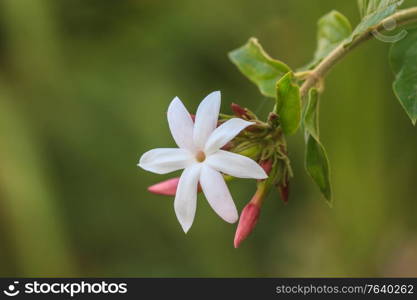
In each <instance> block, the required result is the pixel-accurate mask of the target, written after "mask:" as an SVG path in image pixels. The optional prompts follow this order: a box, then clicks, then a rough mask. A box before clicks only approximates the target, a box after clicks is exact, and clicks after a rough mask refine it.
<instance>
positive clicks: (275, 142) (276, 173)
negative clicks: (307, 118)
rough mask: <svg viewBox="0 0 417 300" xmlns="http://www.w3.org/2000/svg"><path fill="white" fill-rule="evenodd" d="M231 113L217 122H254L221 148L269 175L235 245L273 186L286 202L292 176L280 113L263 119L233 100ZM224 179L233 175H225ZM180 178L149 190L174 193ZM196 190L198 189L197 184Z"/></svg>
mask: <svg viewBox="0 0 417 300" xmlns="http://www.w3.org/2000/svg"><path fill="white" fill-rule="evenodd" d="M231 109H232V112H233V115H225V114H221V115H220V119H219V122H218V125H220V124H221V123H223V122H225V121H227V120H228V119H231V118H235V117H238V118H241V119H244V120H246V121H250V122H253V123H254V124H253V125H251V126H249V127H247V128H246V129H245V130H243V131H242V132H241V133H240V134H239V135H238V136H236V137H235V138H234V139H233V140H232V141H231V142H229V143H228V144H226V145H225V146H224V147H223V149H224V150H227V151H230V152H234V153H237V154H240V155H244V156H247V157H249V158H251V159H253V160H255V161H257V162H258V163H259V165H260V166H261V167H262V168H263V169H264V171H265V172H266V173H267V174H268V178H266V179H263V180H258V181H257V189H256V192H255V194H254V196H253V197H252V199H251V200H250V201H249V203H248V204H247V205H246V206H245V207H244V208H243V210H242V212H241V214H240V218H239V223H238V226H237V230H236V234H235V239H234V246H235V247H236V248H237V247H239V245H240V244H241V243H242V241H243V240H245V239H246V238H247V237H248V235H249V234H250V233H251V232H252V231H253V229H254V228H255V226H256V223H257V221H258V219H259V215H260V211H261V207H262V203H263V201H264V199H265V197H266V196H267V195H268V194H269V192H270V191H271V190H273V189H277V190H278V193H279V194H280V196H281V199H282V201H284V203H287V202H288V196H289V179H290V177H292V170H291V166H290V160H289V158H288V156H287V146H286V141H285V138H284V135H283V134H282V129H281V127H280V122H279V116H278V115H276V114H274V113H270V115H269V116H268V119H267V121H266V122H263V121H261V120H259V119H258V118H257V116H256V115H255V114H254V113H253V112H251V111H250V110H249V109H247V108H243V107H241V106H239V105H238V104H235V103H232V105H231ZM224 177H225V179H226V180H232V179H233V177H231V176H226V175H224ZM178 182H179V178H178V177H177V178H171V179H168V180H165V181H163V182H160V183H157V184H155V185H152V186H150V187H149V188H148V191H149V192H151V193H154V194H160V195H167V196H175V193H176V190H177V186H178ZM199 191H201V188H200V187H199Z"/></svg>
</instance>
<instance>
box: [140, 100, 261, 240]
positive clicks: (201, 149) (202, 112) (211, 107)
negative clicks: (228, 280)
mask: <svg viewBox="0 0 417 300" xmlns="http://www.w3.org/2000/svg"><path fill="white" fill-rule="evenodd" d="M220 102H221V100H220V92H213V93H211V94H210V95H208V96H207V97H206V98H205V99H204V100H203V101H202V102H201V103H200V105H199V106H198V109H197V113H196V116H195V122H194V123H193V120H192V118H191V115H190V114H189V112H188V111H187V109H186V108H185V107H184V104H183V103H182V102H181V100H180V99H179V98H177V97H175V98H174V100H172V102H171V104H170V105H169V107H168V123H169V128H170V130H171V134H172V136H173V138H174V140H175V142H176V144H177V145H178V147H179V148H158V149H153V150H150V151H148V152H146V153H145V154H143V155H142V157H141V158H140V161H139V164H138V166H140V167H141V168H143V169H145V170H147V171H150V172H153V173H157V174H166V173H169V172H173V171H176V170H180V169H184V171H183V172H182V175H181V177H180V180H179V183H178V187H177V191H176V195H175V201H174V208H175V213H176V215H177V218H178V221H179V222H180V224H181V226H182V228H183V230H184V232H187V231H188V230H189V229H190V227H191V225H192V223H193V220H194V216H195V211H196V207H197V188H198V183H200V185H201V188H202V190H203V193H204V195H205V196H206V198H207V201H208V202H209V204H210V206H211V207H212V208H213V209H214V211H215V212H216V213H217V214H218V215H219V216H220V217H221V218H222V219H224V220H225V221H227V222H229V223H234V222H236V221H237V219H238V213H237V210H236V206H235V204H234V202H233V199H232V196H231V195H230V192H229V189H228V188H227V185H226V183H225V181H224V179H223V176H222V174H221V173H224V174H228V175H231V176H233V177H239V178H254V179H264V178H267V177H268V175H266V173H265V171H264V170H263V169H262V168H261V167H260V166H259V165H258V164H257V163H256V162H255V161H253V160H252V159H250V158H248V157H246V156H242V155H239V154H235V153H231V152H228V151H224V150H221V148H222V147H223V146H224V145H225V144H226V143H228V142H229V141H231V140H232V139H233V138H234V137H235V136H236V135H238V134H239V132H240V131H242V130H243V129H245V128H246V127H247V126H249V125H251V124H253V123H252V122H247V121H245V120H242V119H239V118H233V119H230V120H228V121H226V122H225V123H223V124H222V125H220V126H219V127H217V120H218V116H219V111H220ZM216 127H217V128H216Z"/></svg>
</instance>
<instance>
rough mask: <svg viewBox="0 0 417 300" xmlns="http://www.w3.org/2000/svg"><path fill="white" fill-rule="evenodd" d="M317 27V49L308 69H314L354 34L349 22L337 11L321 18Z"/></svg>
mask: <svg viewBox="0 0 417 300" xmlns="http://www.w3.org/2000/svg"><path fill="white" fill-rule="evenodd" d="M317 26H318V30H317V49H316V52H315V53H314V58H313V61H312V62H310V63H309V64H308V66H307V69H311V68H314V67H315V66H316V65H317V64H319V63H320V62H321V61H322V59H323V58H325V57H326V56H327V55H328V54H329V53H330V52H332V50H333V49H334V48H336V47H337V46H338V45H339V44H340V43H341V42H342V41H343V40H345V39H346V38H348V37H349V36H350V34H351V33H352V26H351V25H350V22H349V20H348V19H347V18H346V17H345V16H344V15H342V14H341V13H340V12H338V11H335V10H333V11H331V12H329V13H327V14H326V15H324V16H323V17H321V18H320V19H319V21H318V23H317Z"/></svg>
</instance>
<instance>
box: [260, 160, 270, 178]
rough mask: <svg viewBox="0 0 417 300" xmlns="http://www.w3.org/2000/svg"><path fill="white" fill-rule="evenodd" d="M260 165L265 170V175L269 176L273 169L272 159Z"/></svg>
mask: <svg viewBox="0 0 417 300" xmlns="http://www.w3.org/2000/svg"><path fill="white" fill-rule="evenodd" d="M259 165H260V166H261V167H262V169H264V171H265V173H266V174H267V175H269V173H270V172H271V169H272V159H267V160H263V161H261V162H259Z"/></svg>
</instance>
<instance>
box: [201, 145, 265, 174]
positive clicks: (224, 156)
mask: <svg viewBox="0 0 417 300" xmlns="http://www.w3.org/2000/svg"><path fill="white" fill-rule="evenodd" d="M205 163H207V164H208V165H209V166H210V167H212V168H213V169H215V170H217V171H219V172H222V173H225V174H228V175H231V176H233V177H238V178H255V179H265V178H267V177H268V175H267V174H266V173H265V171H264V169H262V167H261V166H260V165H258V164H257V163H256V162H255V161H254V160H252V159H250V158H249V157H246V156H243V155H239V154H236V153H232V152H228V151H223V150H219V151H217V152H215V153H213V154H211V155H210V156H209V157H207V158H206V162H205Z"/></svg>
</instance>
